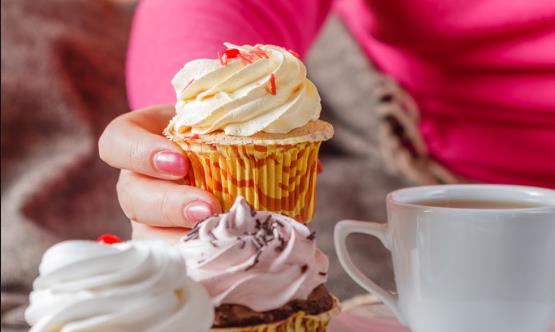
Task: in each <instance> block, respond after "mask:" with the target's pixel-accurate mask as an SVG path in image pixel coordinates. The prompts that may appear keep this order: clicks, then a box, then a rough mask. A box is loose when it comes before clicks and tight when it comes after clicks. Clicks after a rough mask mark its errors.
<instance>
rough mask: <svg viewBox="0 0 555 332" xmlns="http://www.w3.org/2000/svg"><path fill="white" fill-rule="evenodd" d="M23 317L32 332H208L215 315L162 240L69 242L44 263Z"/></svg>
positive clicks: (201, 290) (204, 294)
mask: <svg viewBox="0 0 555 332" xmlns="http://www.w3.org/2000/svg"><path fill="white" fill-rule="evenodd" d="M39 272H40V275H39V277H38V278H37V279H36V280H35V282H34V285H33V291H32V293H31V295H30V301H31V304H30V306H29V307H28V308H27V310H26V312H25V319H26V321H27V322H28V323H29V324H30V325H31V326H32V327H31V330H30V331H32V332H39V331H40V332H70V331H71V332H73V331H149V332H151V331H152V332H154V331H156V332H175V331H188V332H204V331H208V330H209V328H210V326H211V325H212V322H213V317H214V308H213V306H212V304H211V303H210V298H209V297H208V294H207V292H206V290H205V289H204V288H203V287H202V286H201V285H199V284H197V283H195V282H194V281H192V280H191V279H190V278H188V277H187V276H186V273H185V272H186V267H185V261H184V260H183V257H182V256H181V254H180V253H179V251H178V250H177V249H176V248H174V247H171V246H169V245H167V244H165V243H163V242H159V241H130V242H124V243H117V244H113V245H108V244H104V243H98V242H93V241H66V242H62V243H59V244H57V245H55V246H53V247H51V248H50V249H49V250H48V251H47V252H46V253H45V254H44V256H43V259H42V262H41V264H40V267H39Z"/></svg>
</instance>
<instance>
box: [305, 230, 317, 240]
mask: <svg viewBox="0 0 555 332" xmlns="http://www.w3.org/2000/svg"><path fill="white" fill-rule="evenodd" d="M315 238H316V232H312V233H310V235H309V236H307V237H306V239H307V240H311V241H312V240H314V239H315Z"/></svg>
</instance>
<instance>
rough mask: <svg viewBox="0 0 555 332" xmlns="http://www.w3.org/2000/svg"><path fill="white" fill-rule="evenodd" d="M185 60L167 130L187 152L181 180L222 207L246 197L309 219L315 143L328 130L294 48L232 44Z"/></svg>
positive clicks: (175, 83)
mask: <svg viewBox="0 0 555 332" xmlns="http://www.w3.org/2000/svg"><path fill="white" fill-rule="evenodd" d="M225 45H226V47H227V49H226V50H225V51H224V52H223V53H221V54H220V55H219V59H199V60H194V61H191V62H189V63H187V64H186V65H185V66H184V67H183V68H182V69H181V70H180V71H179V72H178V73H177V74H176V75H175V77H174V78H173V80H172V85H173V87H174V89H175V92H176V95H177V103H176V105H175V108H176V113H177V114H176V115H175V117H174V118H173V119H172V120H171V121H170V123H169V125H168V127H167V128H166V130H165V134H166V136H167V137H168V138H169V139H171V140H172V141H174V142H176V143H177V144H178V145H179V146H180V147H181V148H182V149H183V151H184V152H185V154H186V155H187V157H188V158H189V161H190V165H191V170H192V171H191V172H189V174H188V177H187V179H186V182H187V183H188V184H190V185H195V186H197V187H200V188H202V189H205V190H207V191H209V192H211V193H213V194H214V195H215V196H216V197H217V198H218V199H219V200H220V202H221V204H222V206H223V208H224V210H227V209H229V208H230V207H231V205H232V204H233V202H234V200H235V198H236V197H237V196H243V197H245V199H247V201H248V202H249V203H250V204H251V205H252V206H254V208H256V209H258V210H265V211H274V212H279V213H283V214H286V215H288V216H290V217H292V218H294V219H296V220H298V221H301V222H308V221H310V219H311V218H312V216H313V215H314V209H315V187H316V173H317V165H318V150H319V148H320V144H321V143H322V141H325V140H327V139H329V138H331V137H332V136H333V127H332V126H331V125H330V124H329V123H327V122H324V121H322V120H319V119H318V118H319V116H320V110H321V105H320V96H319V95H318V91H317V90H316V87H315V86H314V84H313V83H312V82H311V81H310V80H308V79H307V77H306V68H305V66H304V64H303V63H302V61H301V60H299V58H298V57H296V56H295V53H294V52H292V51H288V50H286V49H284V48H281V47H277V46H272V45H256V46H248V45H244V46H236V45H232V44H225Z"/></svg>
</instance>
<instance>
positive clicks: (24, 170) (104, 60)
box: [1, 0, 413, 331]
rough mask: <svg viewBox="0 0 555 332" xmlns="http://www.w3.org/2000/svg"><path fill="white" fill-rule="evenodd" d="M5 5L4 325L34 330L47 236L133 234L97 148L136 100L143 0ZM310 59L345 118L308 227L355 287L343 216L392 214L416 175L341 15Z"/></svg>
mask: <svg viewBox="0 0 555 332" xmlns="http://www.w3.org/2000/svg"><path fill="white" fill-rule="evenodd" d="M1 6H2V8H1V9H2V27H1V32H2V56H1V58H2V138H1V144H2V157H1V163H2V164H1V166H2V231H1V234H2V235H1V236H2V239H1V240H2V241H1V242H2V256H1V259H2V331H24V330H26V329H27V327H26V325H25V323H24V321H23V316H22V312H23V309H24V308H25V306H26V303H27V296H28V292H29V290H30V288H31V282H32V280H33V279H34V278H35V276H36V275H37V269H38V263H39V262H40V257H41V255H42V253H43V252H44V250H45V249H46V248H48V247H49V246H51V245H52V244H54V243H56V242H59V241H62V240H66V239H77V238H79V239H95V238H96V237H97V236H98V235H99V234H101V233H115V234H118V235H120V236H122V237H124V238H128V237H129V225H128V222H127V220H126V218H125V216H124V215H123V213H122V212H121V210H120V208H119V205H118V201H117V197H116V192H115V184H116V180H117V175H118V172H117V171H116V170H113V169H111V168H109V167H108V166H107V165H105V164H103V163H102V162H101V161H100V159H99V158H98V151H97V140H98V137H99V135H100V134H101V133H102V130H103V129H104V127H105V126H106V125H107V124H108V123H109V122H110V120H111V119H113V118H114V117H116V116H117V115H119V114H121V113H124V112H127V111H129V109H128V106H127V99H126V95H125V76H124V72H125V67H124V64H125V54H126V47H127V38H128V33H129V29H130V24H131V19H132V16H133V11H134V8H135V3H134V2H133V1H115V0H114V1H109V0H95V1H87V0H72V1H67V0H66V1H62V0H50V1H31V0H2V2H1ZM306 62H307V66H308V72H309V76H310V77H311V79H312V80H313V81H314V82H315V83H316V85H317V86H318V88H319V90H320V94H321V95H322V99H323V104H324V105H323V106H324V107H323V118H325V119H327V120H329V121H331V122H332V123H333V124H334V126H335V129H336V136H335V137H334V139H333V140H332V141H330V142H328V143H326V144H324V147H323V151H322V162H323V164H324V167H325V171H324V173H323V174H322V175H321V176H320V177H319V183H318V210H317V214H316V218H315V219H314V222H313V223H312V224H311V225H310V227H311V228H312V229H314V230H316V231H317V234H318V236H317V239H318V242H319V244H320V246H321V248H322V249H323V250H324V251H325V252H326V253H327V254H328V255H329V256H330V260H331V270H330V274H329V288H330V289H331V291H332V292H333V293H335V294H337V295H338V296H339V297H340V298H342V299H346V298H349V297H352V296H354V295H356V294H360V293H363V290H362V289H361V288H359V287H358V286H356V285H355V284H354V283H353V282H352V281H351V280H350V279H349V278H348V277H347V275H346V274H345V273H344V272H343V270H342V268H341V267H340V266H339V263H338V262H337V258H336V256H335V252H334V250H333V246H332V230H333V226H334V224H335V222H337V221H338V220H341V219H347V218H355V219H363V220H374V221H382V222H383V221H384V220H385V207H384V198H385V195H386V193H387V192H389V191H392V190H394V189H397V188H400V187H405V186H408V185H411V184H413V183H411V182H408V181H406V180H402V179H401V177H400V176H397V175H394V174H391V173H390V172H387V171H386V170H385V166H384V162H383V159H382V157H381V154H380V150H379V147H378V143H377V142H378V140H377V134H376V133H377V132H378V130H377V126H378V121H377V120H376V114H375V112H373V111H372V108H373V107H375V106H376V104H375V102H374V101H373V99H372V95H373V92H374V91H375V88H376V86H377V85H379V84H381V81H382V79H383V78H382V77H381V75H379V74H378V73H376V72H375V71H374V69H373V68H372V65H371V64H370V63H368V61H367V60H366V58H365V56H364V55H363V54H362V51H361V50H360V49H359V48H358V46H357V44H356V43H355V41H354V40H353V39H352V37H351V36H350V34H349V32H348V31H347V30H346V29H345V27H344V26H343V24H342V23H341V21H340V20H339V19H338V18H337V17H335V16H333V15H332V16H331V17H330V18H329V19H328V20H327V22H326V24H325V27H324V29H323V31H322V33H321V34H320V36H319V38H318V40H317V42H316V43H315V44H314V46H313V48H312V49H311V51H310V53H309V55H308V58H307V59H306ZM166 83H167V84H168V85H169V82H166ZM352 114H357V115H356V116H352ZM369 128H370V129H369ZM345 142H349V144H343V143H345ZM330 202H333V204H330ZM351 246H352V247H354V250H355V251H356V252H357V253H358V254H357V256H358V257H355V261H358V262H360V261H361V260H362V259H369V260H370V261H371V262H373V263H372V264H368V263H365V265H363V270H365V272H366V273H368V274H369V275H370V276H372V277H374V278H376V280H378V281H379V282H380V283H381V284H382V285H383V286H385V287H388V288H391V287H393V286H392V285H393V280H392V272H391V263H390V261H389V256H388V254H387V252H386V251H385V249H383V248H382V247H381V245H379V244H378V243H377V241H375V240H372V239H370V238H366V237H353V238H352V241H351Z"/></svg>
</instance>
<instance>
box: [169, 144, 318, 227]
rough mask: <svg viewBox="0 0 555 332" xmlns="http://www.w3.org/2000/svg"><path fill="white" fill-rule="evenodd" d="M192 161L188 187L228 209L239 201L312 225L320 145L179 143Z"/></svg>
mask: <svg viewBox="0 0 555 332" xmlns="http://www.w3.org/2000/svg"><path fill="white" fill-rule="evenodd" d="M176 143H177V144H179V145H180V146H181V148H182V149H183V151H184V152H185V154H186V156H187V158H188V159H189V162H190V166H191V172H189V173H188V176H187V178H186V182H187V183H188V184H189V185H194V186H196V187H199V188H202V189H204V190H206V191H209V192H211V193H212V194H214V196H216V198H217V199H218V200H219V201H220V203H221V204H222V207H223V208H224V209H225V210H228V209H229V208H230V207H231V206H232V204H233V202H234V201H235V198H236V197H237V196H239V195H240V196H243V197H245V199H246V200H247V201H248V202H249V203H250V204H251V205H252V206H253V207H254V208H255V209H256V210H261V211H272V212H278V213H283V214H285V215H287V216H290V217H292V218H294V219H296V220H298V221H300V222H304V223H307V222H309V221H310V220H311V219H312V217H313V215H314V210H315V203H316V202H315V201H316V176H317V168H318V150H319V149H320V144H321V142H320V141H313V142H301V143H296V144H289V145H281V144H280V145H278V144H275V145H256V144H243V145H228V144H212V143H206V142H202V141H200V140H189V141H177V142H176Z"/></svg>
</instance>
